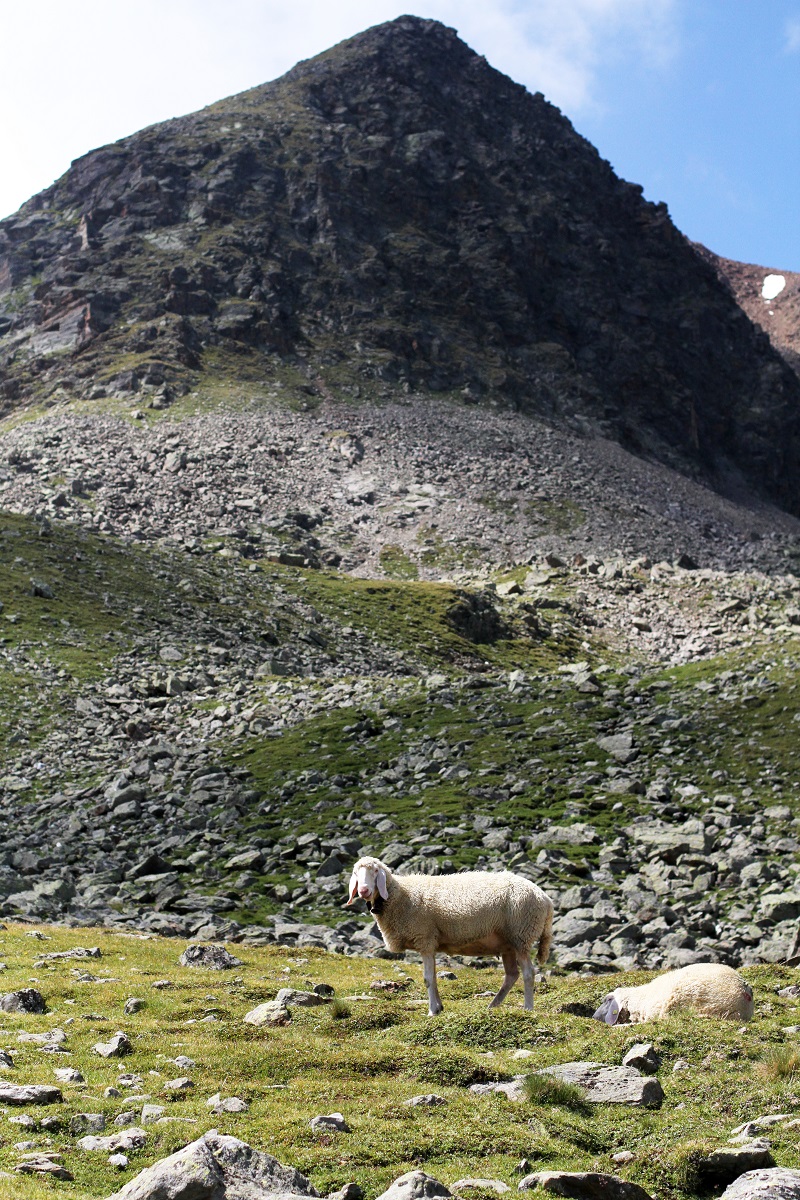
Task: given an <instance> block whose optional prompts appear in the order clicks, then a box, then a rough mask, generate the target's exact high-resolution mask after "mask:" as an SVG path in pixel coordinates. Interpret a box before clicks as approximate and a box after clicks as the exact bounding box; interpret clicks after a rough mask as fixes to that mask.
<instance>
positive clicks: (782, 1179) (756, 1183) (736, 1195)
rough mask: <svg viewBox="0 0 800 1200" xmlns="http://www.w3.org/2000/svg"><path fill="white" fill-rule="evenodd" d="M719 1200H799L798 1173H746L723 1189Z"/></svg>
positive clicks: (773, 1170) (781, 1170)
mask: <svg viewBox="0 0 800 1200" xmlns="http://www.w3.org/2000/svg"><path fill="white" fill-rule="evenodd" d="M721 1200H800V1171H792V1170H790V1169H789V1168H788V1167H772V1168H770V1169H768V1170H763V1171H747V1172H746V1173H745V1174H744V1175H740V1176H739V1178H738V1179H735V1180H734V1182H733V1183H731V1184H730V1185H729V1186H728V1187H727V1188H726V1189H725V1191H724V1192H723V1193H722V1197H721Z"/></svg>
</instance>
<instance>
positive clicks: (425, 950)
mask: <svg viewBox="0 0 800 1200" xmlns="http://www.w3.org/2000/svg"><path fill="white" fill-rule="evenodd" d="M349 892H350V899H349V900H348V902H347V903H348V904H352V903H353V901H354V900H355V899H356V897H357V896H358V897H360V898H361V899H362V900H366V901H367V902H368V903H369V905H370V908H371V910H372V913H373V914H374V916H375V920H376V921H377V922H378V927H379V929H380V931H381V933H382V934H383V940H384V942H385V943H386V946H387V948H388V949H389V950H392V951H393V952H395V953H400V952H401V951H403V950H416V951H417V952H418V953H419V954H421V955H422V969H423V977H424V979H425V986H426V987H427V989H428V1011H429V1013H430V1015H431V1016H432V1017H433V1016H435V1015H436V1014H437V1013H439V1012H441V1011H442V1007H443V1005H442V1001H441V999H440V997H439V990H438V988H437V986H436V953H437V951H439V950H441V951H442V952H443V953H445V954H467V955H469V954H499V955H500V957H501V958H502V960H503V967H504V969H505V978H504V980H503V984H502V987H501V988H500V991H499V992H498V993H497V995H496V996H495V997H494V999H493V1000H492V1002H491V1004H490V1005H489V1007H490V1008H496V1007H497V1005H498V1004H502V1003H503V1001H504V1000H505V998H506V996H507V995H508V993H509V991H510V990H511V988H512V987H513V986H514V984H515V983H516V981H517V979H518V978H519V974H520V970H521V971H522V979H523V982H524V985H525V1005H524V1007H525V1008H527V1009H531V1008H533V963H532V962H531V955H530V951H531V947H532V946H533V945H534V944H536V945H537V947H538V954H537V958H538V961H539V963H542V964H543V963H545V962H547V958H548V955H549V953H550V940H551V937H552V925H553V903H552V901H551V900H550V898H549V897H548V896H546V895H545V893H544V892H543V891H542V889H541V888H540V887H537V886H536V884H535V883H531V882H530V880H528V879H523V878H522V876H520V875H513V874H512V873H511V872H510V871H500V872H491V871H465V872H463V873H461V874H457V875H393V874H392V871H391V868H389V867H387V866H386V864H385V863H383V862H381V860H380V859H379V858H371V857H366V858H360V859H359V860H358V862H357V863H356V865H355V866H354V867H353V873H352V875H351V876H350V886H349Z"/></svg>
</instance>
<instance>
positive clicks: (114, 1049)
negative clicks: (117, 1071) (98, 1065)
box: [92, 1029, 133, 1058]
mask: <svg viewBox="0 0 800 1200" xmlns="http://www.w3.org/2000/svg"><path fill="white" fill-rule="evenodd" d="M92 1050H93V1052H94V1053H95V1054H99V1055H100V1057H101V1058H123V1057H124V1056H125V1055H126V1054H132V1053H133V1046H132V1045H131V1042H130V1039H129V1037H128V1035H127V1034H126V1033H123V1032H122V1030H121V1029H119V1030H117V1032H116V1033H115V1034H114V1035H113V1037H112V1038H111V1039H110V1041H108V1042H95V1044H94V1045H93V1046H92Z"/></svg>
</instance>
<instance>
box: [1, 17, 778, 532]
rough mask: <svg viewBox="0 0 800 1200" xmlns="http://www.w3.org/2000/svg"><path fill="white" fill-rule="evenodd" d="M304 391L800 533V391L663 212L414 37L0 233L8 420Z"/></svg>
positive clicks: (291, 80) (395, 38) (246, 111)
mask: <svg viewBox="0 0 800 1200" xmlns="http://www.w3.org/2000/svg"><path fill="white" fill-rule="evenodd" d="M287 369H291V370H292V371H294V372H295V373H296V375H297V377H298V378H300V379H302V380H305V381H306V384H307V386H308V388H309V389H310V390H317V391H319V392H321V393H322V394H324V395H327V396H331V395H332V396H336V395H340V394H341V395H345V396H352V395H354V394H355V395H358V394H362V395H366V396H367V397H369V396H372V395H380V393H381V390H385V389H392V390H394V389H396V388H404V387H405V388H407V389H408V390H413V391H419V390H425V389H430V390H434V391H445V392H449V391H452V392H457V393H459V394H460V395H462V396H463V399H464V400H465V402H467V403H472V402H478V403H481V402H494V403H501V404H508V405H512V406H514V407H517V408H519V409H522V410H524V411H529V412H534V413H538V414H543V415H548V416H552V417H553V418H554V419H556V420H563V421H567V422H569V423H571V424H572V425H574V426H577V427H578V428H581V427H583V428H586V429H589V430H594V431H598V432H601V433H604V434H606V435H607V436H609V437H612V438H614V439H616V440H618V441H620V442H621V443H622V444H623V445H625V446H626V447H628V448H630V449H633V450H635V451H636V452H637V453H640V454H643V455H645V456H649V457H653V458H656V459H659V460H660V461H663V462H667V463H669V464H671V465H676V466H679V467H680V468H681V469H683V470H689V471H692V472H694V473H696V474H700V475H702V476H704V477H706V478H708V479H709V480H711V481H712V482H714V483H715V484H716V485H717V486H721V487H723V488H731V487H739V486H742V485H744V487H745V488H750V489H753V490H755V491H758V492H761V493H762V494H764V495H767V496H769V497H770V498H771V499H773V500H774V501H776V502H777V503H779V504H781V505H783V506H785V507H786V508H788V509H790V510H792V511H793V512H799V511H800V483H798V480H800V472H798V469H797V468H798V466H800V383H798V380H797V377H796V376H795V375H794V373H793V372H792V371H791V370H790V369H789V368H788V367H787V365H786V363H785V362H784V361H783V360H782V359H781V357H780V356H779V355H778V354H776V353H775V352H774V351H773V349H772V347H771V346H770V344H769V340H768V338H767V337H766V335H764V334H763V332H761V331H759V330H758V329H756V328H754V326H753V325H752V324H751V323H750V321H749V320H748V318H747V316H746V315H745V314H744V313H743V311H742V310H741V308H740V307H739V306H738V304H737V303H736V302H735V299H734V297H733V296H732V295H731V293H730V292H729V290H728V289H727V288H726V287H725V286H724V285H723V284H722V283H721V282H720V280H719V278H718V276H717V274H716V272H715V270H714V269H713V267H712V265H710V264H709V263H707V262H706V261H704V260H703V258H702V257H701V255H699V254H698V253H697V252H696V250H695V249H694V248H693V247H692V246H691V245H690V244H689V243H688V242H687V241H686V239H685V238H684V237H683V236H682V235H681V234H680V233H679V232H678V231H677V230H676V229H675V227H674V226H673V225H672V223H671V221H670V219H669V216H668V213H667V211H666V208H665V207H664V206H662V205H654V204H650V203H648V202H646V201H645V200H644V199H643V197H642V194H641V189H640V188H639V187H637V186H635V185H632V184H629V183H625V182H624V181H622V180H620V179H619V178H617V177H616V176H615V174H614V172H613V171H612V169H611V167H610V166H609V164H608V163H606V162H604V161H603V160H602V159H601V158H600V157H599V155H598V154H597V152H596V151H595V150H594V149H593V147H592V146H590V145H589V144H588V143H587V142H586V141H585V140H584V139H583V138H581V137H580V136H579V135H578V134H576V133H575V131H574V130H573V128H572V126H571V125H570V123H569V121H567V120H566V119H565V118H564V117H563V116H562V115H561V113H560V112H559V111H558V110H557V109H555V108H554V107H553V106H551V105H550V104H548V103H547V102H546V101H545V100H544V98H543V97H542V96H541V95H538V94H537V95H530V94H529V93H528V92H527V91H526V90H525V89H524V88H523V87H521V86H520V85H518V84H515V83H513V82H512V81H511V80H509V79H508V78H506V77H505V76H503V75H501V74H499V73H498V72H497V71H495V70H493V69H492V68H491V67H490V66H489V65H488V64H487V63H486V61H485V60H484V59H483V58H481V57H479V56H478V55H476V54H475V53H473V51H471V50H470V49H469V48H468V47H467V46H466V45H465V44H464V43H463V42H461V41H460V40H459V39H458V37H457V36H456V35H455V33H454V32H453V31H452V30H450V29H447V28H445V27H444V26H442V25H440V24H438V23H437V22H433V21H425V20H421V19H418V18H413V17H403V18H399V19H398V20H396V21H393V22H390V23H388V24H386V25H382V26H378V27H376V28H374V29H371V30H368V31H367V32H366V33H363V34H360V35H359V36H358V37H355V38H352V39H351V40H349V41H347V42H344V43H342V44H341V45H339V46H336V47H334V48H333V49H332V50H330V51H328V52H327V53H325V54H323V55H321V56H319V57H318V58H316V59H313V60H311V61H309V62H305V63H300V64H299V65H298V66H297V67H295V68H294V69H293V70H292V71H290V72H289V73H288V74H287V75H285V76H284V77H283V78H282V79H279V80H277V81H276V82H274V83H271V84H267V85H264V86H263V87H259V88H255V89H253V90H252V91H249V92H245V93H243V94H241V95H239V96H235V97H233V98H231V99H228V100H225V101H222V102H220V103H219V104H216V105H213V106H211V107H210V108H208V109H205V110H203V111H201V112H199V113H196V114H194V115H191V116H187V117H183V118H180V119H177V120H174V121H169V122H166V123H164V124H162V125H158V126H154V127H152V128H150V129H146V130H143V131H142V132H141V133H138V134H136V135H135V136H133V137H130V138H127V139H125V140H123V141H121V142H119V143H117V144H115V145H113V146H107V147H104V148H102V149H99V150H95V151H93V152H92V153H90V154H87V155H86V156H85V157H84V158H82V159H79V160H78V161H76V162H75V163H74V164H73V165H72V167H71V168H70V170H69V171H68V172H67V173H66V174H65V175H64V176H63V177H62V178H61V179H60V180H59V181H58V182H57V183H55V184H54V185H53V186H52V187H51V188H49V189H48V190H47V191H45V192H42V193H41V194H40V195H38V196H36V197H34V198H33V199H32V200H30V201H29V202H28V203H27V204H26V205H25V206H23V208H22V209H21V210H20V211H19V213H17V214H16V215H15V216H13V217H11V218H9V219H8V220H6V221H4V222H1V223H0V403H2V404H3V405H4V406H5V408H6V409H8V408H10V407H14V406H18V405H20V404H25V403H30V402H33V401H37V402H38V401H41V400H44V401H47V400H48V399H50V400H51V401H52V400H53V398H54V397H58V396H64V395H67V396H75V395H78V396H86V397H90V396H94V397H98V396H102V395H103V394H111V395H113V394H115V393H120V392H121V393H122V394H128V393H131V392H135V391H136V390H137V389H138V388H142V387H143V386H144V387H148V386H150V387H161V388H162V391H163V395H164V398H165V403H166V402H168V401H169V397H170V395H171V394H172V393H174V392H175V391H180V390H182V389H185V388H186V387H188V386H190V385H192V384H193V383H195V382H196V380H197V378H198V375H199V373H201V372H204V373H205V376H206V378H208V377H210V376H214V375H215V373H216V374H218V375H220V376H221V377H222V376H224V377H226V378H233V379H235V378H236V377H237V375H240V374H249V375H250V377H252V375H253V372H255V373H257V374H258V375H259V376H261V377H263V378H264V379H268V378H269V377H270V376H272V375H275V374H276V373H279V372H280V371H285V370H287Z"/></svg>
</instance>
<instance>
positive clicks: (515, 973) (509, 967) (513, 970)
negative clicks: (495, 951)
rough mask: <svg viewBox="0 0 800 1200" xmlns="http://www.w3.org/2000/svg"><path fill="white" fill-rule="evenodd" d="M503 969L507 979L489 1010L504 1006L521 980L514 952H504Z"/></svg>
mask: <svg viewBox="0 0 800 1200" xmlns="http://www.w3.org/2000/svg"><path fill="white" fill-rule="evenodd" d="M503 968H504V970H505V973H506V977H505V979H504V980H503V983H502V986H501V988H500V991H499V992H498V993H497V995H496V996H495V998H494V1000H492V1002H491V1004H490V1005H489V1008H497V1007H498V1005H500V1004H502V1003H503V1001H504V1000H505V998H506V996H507V995H508V993H509V992H510V991H511V989H512V987H513V986H514V984H515V983H516V982H517V980H518V979H519V966H518V965H517V956H516V954H515V952H514V951H513V950H504V951H503Z"/></svg>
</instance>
